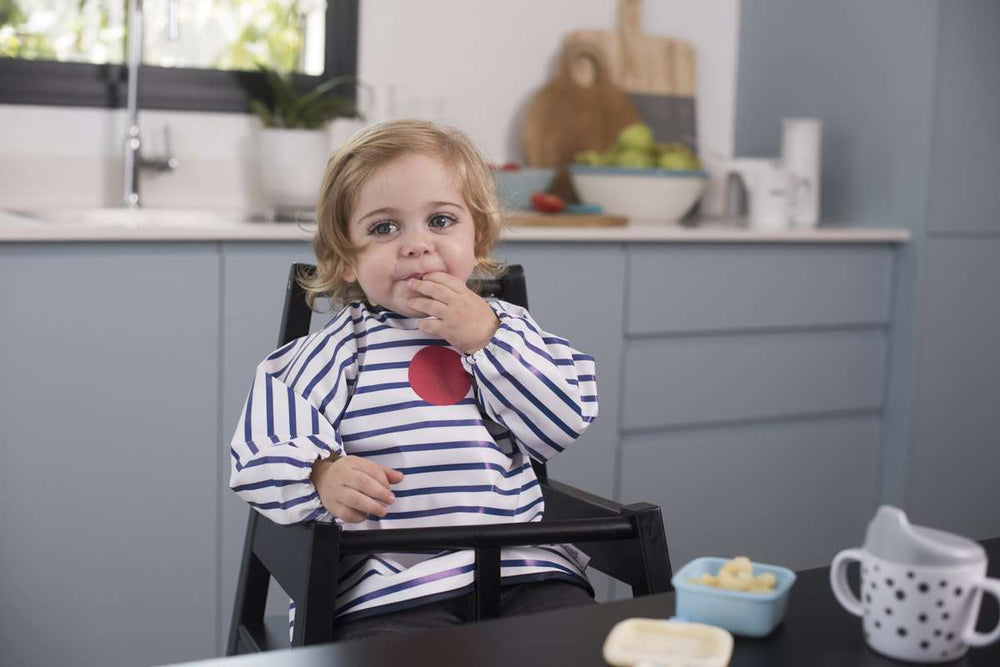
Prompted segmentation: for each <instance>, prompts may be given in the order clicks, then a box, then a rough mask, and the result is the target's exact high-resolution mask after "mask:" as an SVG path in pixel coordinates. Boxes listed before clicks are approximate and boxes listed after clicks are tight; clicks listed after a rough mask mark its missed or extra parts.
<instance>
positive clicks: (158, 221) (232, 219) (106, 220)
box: [11, 208, 266, 227]
mask: <svg viewBox="0 0 1000 667" xmlns="http://www.w3.org/2000/svg"><path fill="white" fill-rule="evenodd" d="M11 213H13V214H14V215H16V216H19V217H20V218H22V219H24V218H28V219H30V220H34V221H37V222H41V223H55V224H64V225H65V224H68V225H76V224H79V225H89V226H102V225H114V226H120V225H126V226H130V225H134V226H155V227H163V226H168V227H174V226H179V227H186V226H199V227H202V226H206V225H216V224H232V223H245V222H262V221H264V220H265V219H266V218H265V216H264V214H261V213H252V212H249V211H245V210H236V209H184V208H137V209H129V208H52V209H31V210H19V211H11Z"/></svg>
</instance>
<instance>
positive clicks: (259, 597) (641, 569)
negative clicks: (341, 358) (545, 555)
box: [226, 264, 673, 655]
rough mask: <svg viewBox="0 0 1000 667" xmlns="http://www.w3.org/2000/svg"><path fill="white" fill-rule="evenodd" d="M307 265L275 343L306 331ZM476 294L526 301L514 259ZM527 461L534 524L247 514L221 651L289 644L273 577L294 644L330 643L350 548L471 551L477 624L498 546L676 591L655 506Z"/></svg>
mask: <svg viewBox="0 0 1000 667" xmlns="http://www.w3.org/2000/svg"><path fill="white" fill-rule="evenodd" d="M313 270H315V267H314V266H312V265H309V264H293V265H292V268H291V271H290V273H289V278H288V287H287V291H286V293H285V306H284V314H283V316H282V322H281V331H280V335H279V337H278V345H279V346H281V345H284V344H285V343H287V342H289V341H291V340H293V339H295V338H299V337H301V336H304V335H306V334H308V333H309V325H310V319H311V317H312V311H311V310H310V309H309V307H308V305H307V304H306V301H305V293H304V291H303V290H302V288H301V287H300V286H299V284H298V282H297V281H296V280H295V276H296V275H297V274H299V275H301V273H302V272H311V271H313ZM479 292H480V294H482V295H483V296H495V297H497V298H500V299H503V300H505V301H508V302H510V303H513V304H515V305H519V306H523V307H525V308H527V305H528V294H527V289H526V286H525V282H524V272H523V270H522V268H521V266H520V265H517V264H514V265H511V266H509V267H508V270H507V272H506V274H505V275H504V276H503V277H501V278H500V279H497V280H490V281H484V282H483V283H482V284H480V285H479ZM531 464H532V467H533V468H534V471H535V475H536V476H537V477H538V481H539V483H540V484H541V487H542V494H543V496H544V498H545V514H544V515H543V518H542V520H541V521H538V522H531V523H509V524H493V525H470V526H445V527H440V528H438V527H430V528H397V529H386V530H343V529H342V528H341V527H340V526H338V525H336V524H331V523H318V522H310V523H307V524H298V525H280V524H277V523H274V522H273V521H271V520H270V519H267V518H266V517H264V516H263V515H261V514H260V513H259V512H256V511H253V510H251V511H250V518H249V521H248V522H247V532H246V540H245V542H244V545H243V561H242V564H241V566H240V575H239V581H238V584H237V589H236V601H235V604H234V608H233V620H232V625H231V626H230V631H229V642H228V645H227V648H226V655H236V654H241V653H252V652H257V651H268V650H274V649H278V648H287V647H288V618H287V616H280V617H271V618H268V619H267V622H265V619H264V610H265V604H266V601H267V591H268V584H269V583H270V578H271V577H274V578H275V580H276V581H277V582H278V584H279V585H280V586H281V588H282V590H284V591H285V592H286V593H287V594H288V595H289V597H290V598H291V599H292V600H293V601H294V602H295V627H294V631H293V634H292V639H291V645H292V646H303V645H307V644H320V643H324V642H329V641H331V636H332V632H333V627H334V613H333V612H334V599H335V596H336V590H337V579H338V571H339V568H340V560H341V558H342V557H343V556H346V555H350V554H367V553H378V552H398V551H403V552H406V551H423V550H427V549H441V550H444V549H475V557H476V560H475V573H474V582H475V583H474V591H475V599H476V618H477V620H479V619H487V618H493V617H496V616H497V615H498V613H499V607H500V549H501V547H505V546H518V545H522V546H523V545H538V544H565V543H572V544H574V545H575V546H576V547H577V548H579V549H580V550H581V551H583V552H585V553H586V554H587V555H588V556H590V558H591V560H590V563H589V565H590V566H593V567H594V568H595V569H597V570H599V571H601V572H604V573H605V574H607V575H608V576H610V577H612V578H614V579H617V580H618V581H621V582H622V583H625V584H627V585H629V586H631V587H632V595H633V596H641V595H650V594H652V593H662V592H667V591H671V590H673V586H672V585H671V583H670V578H671V568H670V557H669V555H668V552H667V539H666V535H665V533H664V528H663V519H662V516H661V513H660V508H659V507H657V506H656V505H651V504H649V503H633V504H631V505H622V504H619V503H617V502H614V501H612V500H608V499H606V498H601V497H599V496H595V495H592V494H590V493H586V492H584V491H581V490H579V489H577V488H574V487H572V486H569V485H566V484H561V483H559V482H557V481H555V480H552V479H549V478H548V474H547V471H546V468H545V463H544V462H540V461H536V460H534V459H532V460H531ZM580 543H583V544H580ZM272 619H274V620H272Z"/></svg>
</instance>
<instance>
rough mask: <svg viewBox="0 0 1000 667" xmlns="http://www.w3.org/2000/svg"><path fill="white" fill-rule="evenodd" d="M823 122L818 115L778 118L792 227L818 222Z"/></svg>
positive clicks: (811, 225) (813, 224)
mask: <svg viewBox="0 0 1000 667" xmlns="http://www.w3.org/2000/svg"><path fill="white" fill-rule="evenodd" d="M822 127H823V126H822V122H821V121H820V120H819V119H818V118H784V119H782V121H781V163H782V165H783V166H784V167H785V168H786V169H788V170H789V171H790V172H791V173H792V178H793V185H792V190H791V192H790V196H789V201H788V219H789V222H790V223H791V225H792V226H793V227H815V226H816V225H817V224H819V192H820V190H819V176H820V173H819V171H820V144H821V134H822Z"/></svg>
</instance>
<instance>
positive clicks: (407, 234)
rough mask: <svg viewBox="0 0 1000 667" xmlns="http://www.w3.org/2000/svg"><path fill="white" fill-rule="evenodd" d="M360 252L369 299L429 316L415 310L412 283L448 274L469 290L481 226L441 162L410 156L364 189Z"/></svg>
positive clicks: (357, 231) (356, 228)
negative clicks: (411, 301)
mask: <svg viewBox="0 0 1000 667" xmlns="http://www.w3.org/2000/svg"><path fill="white" fill-rule="evenodd" d="M349 224H350V228H349V235H350V239H351V241H352V242H353V243H354V244H355V245H357V246H358V247H359V248H360V250H359V251H358V255H357V258H356V264H357V267H356V268H355V267H348V268H346V269H345V270H344V276H343V277H344V279H345V280H348V281H354V280H357V281H358V283H359V284H360V285H361V289H362V290H364V292H365V295H366V296H367V297H368V299H369V300H370V301H371V302H372V303H373V304H376V305H380V306H383V307H385V308H388V309H389V310H392V311H394V312H397V313H399V314H401V315H405V316H407V317H424V316H426V313H424V312H421V311H419V310H416V309H414V308H413V307H412V306H410V305H409V299H410V298H411V297H413V296H416V294H415V293H414V292H413V290H411V289H410V288H409V287H407V286H406V280H407V279H408V278H411V277H414V276H422V275H423V274H425V273H431V272H432V271H445V272H447V273H449V274H451V275H453V276H455V277H456V278H458V279H460V280H462V281H463V282H464V281H466V280H468V279H469V276H471V275H472V270H473V268H474V267H475V264H476V255H475V237H476V230H475V222H474V221H473V219H472V214H471V213H470V212H469V210H468V208H467V206H466V203H465V199H464V198H463V197H462V191H461V184H460V182H459V179H458V177H457V175H456V174H454V173H453V170H452V169H451V168H449V167H448V166H447V165H445V164H443V163H442V162H440V161H439V160H437V159H435V158H432V157H428V156H425V155H419V154H409V155H404V156H402V157H399V158H397V159H395V160H393V161H392V162H390V163H388V164H387V165H385V166H384V167H382V168H381V169H379V170H378V171H376V172H375V173H374V174H373V175H372V176H371V178H369V179H368V181H367V182H366V183H365V184H364V185H363V186H362V188H361V192H360V193H359V195H358V202H357V206H356V207H355V210H354V211H352V213H351V217H350V220H349Z"/></svg>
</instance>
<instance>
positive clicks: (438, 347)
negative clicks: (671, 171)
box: [230, 299, 597, 622]
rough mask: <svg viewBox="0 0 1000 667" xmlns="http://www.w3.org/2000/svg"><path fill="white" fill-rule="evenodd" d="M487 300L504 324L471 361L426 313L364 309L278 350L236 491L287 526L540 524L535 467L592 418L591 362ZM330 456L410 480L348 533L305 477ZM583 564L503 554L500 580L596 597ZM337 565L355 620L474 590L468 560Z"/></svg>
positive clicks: (556, 556)
mask: <svg viewBox="0 0 1000 667" xmlns="http://www.w3.org/2000/svg"><path fill="white" fill-rule="evenodd" d="M487 303H489V305H490V307H491V308H492V309H493V311H494V312H495V313H496V315H497V318H498V319H499V321H500V327H499V329H498V330H497V332H496V334H495V335H494V336H493V338H492V339H491V340H490V342H489V343H488V344H487V345H486V346H485V347H484V348H483V349H481V350H479V351H477V352H475V353H474V354H471V355H464V354H462V353H460V352H459V351H457V350H456V349H455V348H454V347H452V346H450V345H449V344H448V343H447V342H446V341H445V340H444V339H443V338H441V337H440V336H434V335H431V334H425V333H423V332H421V331H420V330H419V329H418V328H417V323H418V322H419V321H420V320H419V319H417V318H407V317H403V316H401V315H399V314H397V313H393V312H391V311H388V310H384V309H379V308H377V307H376V308H370V307H368V306H367V305H366V304H364V303H362V302H355V303H351V304H349V305H348V306H346V307H345V308H344V309H343V310H342V311H340V313H339V314H338V315H337V316H336V317H334V318H333V319H332V320H331V321H330V322H329V323H328V324H327V325H326V326H325V327H323V329H321V330H320V331H318V332H315V333H312V334H310V335H308V336H304V337H302V338H299V339H296V340H294V341H292V342H290V343H288V344H286V345H284V346H282V347H281V348H279V349H278V350H276V351H275V352H273V353H272V354H270V355H269V356H268V357H267V358H266V359H264V361H262V362H261V363H260V364H259V365H258V366H257V370H256V375H255V377H254V381H253V385H252V387H251V389H250V393H249V396H248V397H247V400H246V404H245V406H244V408H243V412H242V414H241V416H240V421H239V424H238V425H237V428H236V432H235V433H234V434H233V438H232V442H231V465H232V468H231V477H230V486H231V487H232V489H233V490H234V491H236V492H237V493H238V494H239V495H240V496H241V497H242V498H243V499H244V500H246V501H247V502H248V503H249V504H250V505H251V507H253V508H254V509H256V510H257V511H258V512H260V513H261V514H263V515H264V516H266V517H267V518H269V519H271V520H272V521H275V522H277V523H281V524H294V523H301V522H305V521H328V522H329V521H335V522H336V523H338V524H340V525H342V526H343V528H344V530H378V529H381V528H415V527H423V526H453V525H470V524H496V523H507V522H522V521H540V520H541V519H542V514H543V513H544V511H545V504H544V501H543V497H542V491H541V488H540V487H539V483H538V479H537V478H536V477H535V474H534V470H533V469H532V467H531V462H530V460H529V456H530V457H534V458H536V459H538V460H540V461H546V460H548V459H549V458H551V457H552V456H554V455H555V454H557V453H559V452H561V451H562V450H563V449H564V448H565V447H567V446H568V445H570V444H571V443H572V442H573V441H574V440H576V438H577V437H579V436H580V434H581V433H582V432H583V431H584V430H585V429H586V428H587V427H588V426H589V425H590V423H591V422H592V421H593V420H594V419H595V418H596V416H597V384H596V377H595V368H594V359H593V357H591V356H588V355H586V354H582V353H580V352H578V351H576V350H574V349H573V348H572V347H570V345H569V343H568V341H566V340H565V339H563V338H560V337H558V336H554V335H552V334H549V333H546V332H544V331H542V330H541V329H540V328H539V327H538V325H537V324H536V323H535V321H534V319H532V317H531V315H529V314H528V312H527V310H525V309H524V308H521V307H518V306H515V305H513V304H510V303H507V302H505V301H500V300H494V299H489V300H487ZM331 454H337V455H345V454H350V455H354V456H359V457H364V458H366V459H370V460H372V461H375V462H377V463H380V464H383V465H386V466H389V467H391V468H395V469H397V470H399V471H401V472H402V473H403V474H404V475H405V477H404V479H403V481H402V482H400V483H398V484H394V485H393V486H392V492H393V494H394V495H395V501H394V502H393V503H392V504H390V505H389V506H387V510H388V511H387V514H386V515H385V516H384V517H376V516H372V515H369V516H368V517H367V519H365V520H364V521H362V522H361V523H344V522H342V521H341V520H340V519H339V518H335V517H333V516H332V515H331V514H330V513H329V512H327V511H326V509H325V508H324V507H323V505H322V503H321V502H320V499H319V495H318V494H317V492H316V488H315V487H314V486H313V484H312V483H311V482H310V481H309V474H310V472H311V469H312V466H313V464H314V463H315V462H316V460H317V459H321V458H326V457H329V456H331ZM588 560H589V559H588V558H587V556H586V554H583V553H582V552H580V551H579V550H577V549H576V548H574V547H573V546H572V545H543V546H536V547H513V548H504V549H503V550H502V552H501V563H500V564H501V577H502V580H503V583H504V584H511V583H521V582H525V581H534V580H542V579H564V580H568V581H572V582H575V583H578V584H580V585H582V586H584V587H586V588H587V589H588V591H589V592H590V593H591V595H593V589H592V588H591V587H590V584H589V582H588V581H587V578H586V575H585V574H584V570H585V568H586V565H587V561H588ZM341 567H342V570H341V572H340V577H339V581H338V590H337V599H336V603H335V610H336V611H335V614H336V616H337V618H338V619H339V620H340V621H343V622H346V621H348V620H355V619H357V618H362V617H365V616H369V615H372V614H376V613H387V612H390V611H397V610H400V609H405V608H407V607H412V606H416V605H419V604H424V603H426V602H430V601H432V600H441V599H446V598H449V597H454V596H458V595H462V594H464V593H467V592H469V591H470V590H472V584H473V568H474V552H473V551H472V550H470V549H466V550H449V551H432V552H427V553H378V554H366V555H354V556H348V557H345V559H344V561H342V566H341ZM291 615H292V620H294V608H293V609H292V610H291Z"/></svg>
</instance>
